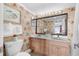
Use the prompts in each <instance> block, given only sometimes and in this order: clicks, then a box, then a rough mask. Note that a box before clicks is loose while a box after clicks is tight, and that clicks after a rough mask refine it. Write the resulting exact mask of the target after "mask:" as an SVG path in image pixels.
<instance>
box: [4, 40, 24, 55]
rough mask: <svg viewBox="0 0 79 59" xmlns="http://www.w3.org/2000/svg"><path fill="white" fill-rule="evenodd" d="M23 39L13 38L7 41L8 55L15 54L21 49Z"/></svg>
mask: <svg viewBox="0 0 79 59" xmlns="http://www.w3.org/2000/svg"><path fill="white" fill-rule="evenodd" d="M22 46H23V40H13V41H10V42H5V50H6V55H7V56H14V55H16V54H17V53H19V52H20V51H21V48H22Z"/></svg>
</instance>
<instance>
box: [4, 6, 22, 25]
mask: <svg viewBox="0 0 79 59" xmlns="http://www.w3.org/2000/svg"><path fill="white" fill-rule="evenodd" d="M3 10H4V12H3V14H4V21H8V22H12V23H18V24H20V22H21V13H20V11H18V10H16V9H13V8H11V7H9V6H4V8H3Z"/></svg>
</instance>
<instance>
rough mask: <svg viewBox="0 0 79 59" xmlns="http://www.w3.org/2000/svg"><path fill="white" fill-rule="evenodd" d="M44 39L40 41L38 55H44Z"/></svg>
mask: <svg viewBox="0 0 79 59" xmlns="http://www.w3.org/2000/svg"><path fill="white" fill-rule="evenodd" d="M45 49H46V48H45V39H42V40H41V39H40V54H41V55H45Z"/></svg>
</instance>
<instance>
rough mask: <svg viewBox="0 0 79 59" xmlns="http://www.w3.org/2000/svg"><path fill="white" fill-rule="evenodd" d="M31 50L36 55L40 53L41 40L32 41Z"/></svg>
mask: <svg viewBox="0 0 79 59" xmlns="http://www.w3.org/2000/svg"><path fill="white" fill-rule="evenodd" d="M31 49H32V50H33V52H34V53H40V40H39V39H34V38H33V39H31Z"/></svg>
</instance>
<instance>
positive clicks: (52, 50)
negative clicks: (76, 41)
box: [29, 37, 70, 56]
mask: <svg viewBox="0 0 79 59" xmlns="http://www.w3.org/2000/svg"><path fill="white" fill-rule="evenodd" d="M29 41H30V48H31V49H32V53H37V54H40V55H45V56H46V55H47V56H68V55H70V44H69V42H66V41H63V40H54V39H46V38H45V39H44V38H37V37H30V38H29Z"/></svg>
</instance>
